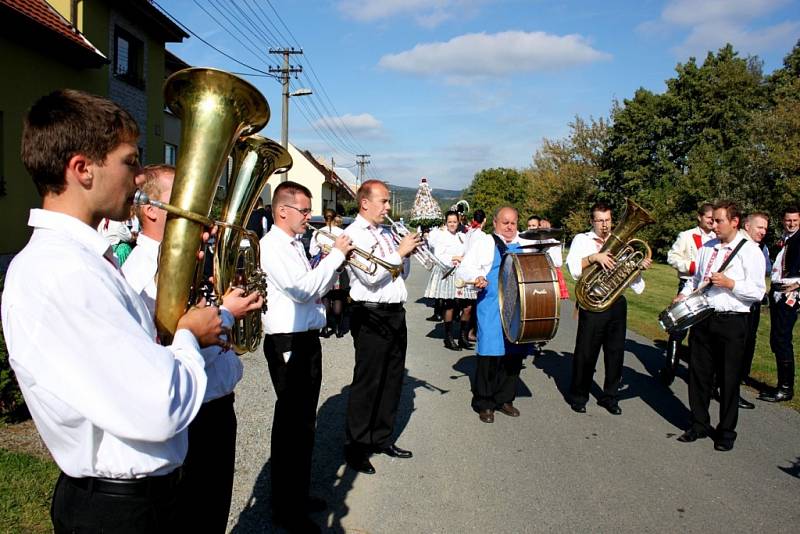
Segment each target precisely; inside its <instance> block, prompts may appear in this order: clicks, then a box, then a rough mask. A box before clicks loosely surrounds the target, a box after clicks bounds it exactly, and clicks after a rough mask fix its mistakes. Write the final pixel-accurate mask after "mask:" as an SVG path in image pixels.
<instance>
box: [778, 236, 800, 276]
mask: <svg viewBox="0 0 800 534" xmlns="http://www.w3.org/2000/svg"><path fill="white" fill-rule="evenodd" d="M783 249H784V250H785V252H784V253H783V275H782V276H783V278H797V277H800V230H798V231H797V232H795V233H794V235H792V237H790V238H789V239H787V240H786V241H784V243H783Z"/></svg>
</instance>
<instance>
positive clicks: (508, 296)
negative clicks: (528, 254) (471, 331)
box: [498, 254, 522, 342]
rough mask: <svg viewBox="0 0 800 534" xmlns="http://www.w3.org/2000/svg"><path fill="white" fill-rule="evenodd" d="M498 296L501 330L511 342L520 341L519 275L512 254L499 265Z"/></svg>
mask: <svg viewBox="0 0 800 534" xmlns="http://www.w3.org/2000/svg"><path fill="white" fill-rule="evenodd" d="M498 278H499V279H500V280H499V285H498V296H499V299H500V319H501V322H502V323H503V330H504V331H505V334H506V337H507V338H508V340H509V341H511V342H516V341H518V340H519V339H520V335H521V333H522V320H521V316H522V314H521V313H520V312H521V308H522V304H521V303H520V293H519V283H520V280H519V274H518V269H517V264H516V256H515V255H514V254H506V255H505V256H504V257H503V263H502V264H500V272H499V277H498Z"/></svg>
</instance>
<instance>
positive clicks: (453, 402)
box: [229, 263, 800, 534]
mask: <svg viewBox="0 0 800 534" xmlns="http://www.w3.org/2000/svg"><path fill="white" fill-rule="evenodd" d="M426 282H427V273H426V272H425V271H423V270H422V269H421V268H419V266H418V265H417V264H416V263H415V264H414V269H413V271H412V275H411V276H410V278H409V280H408V288H409V303H408V304H407V306H406V308H407V318H408V328H409V348H408V359H407V364H406V367H407V376H406V378H405V383H404V388H403V397H402V400H401V405H400V410H399V415H398V420H397V425H396V426H397V433H398V435H399V437H398V439H397V444H398V445H399V446H401V447H403V448H407V449H411V450H412V451H413V452H414V458H412V459H410V460H396V459H392V458H389V457H387V456H377V457H374V458H373V464H374V465H375V468H376V470H377V473H376V474H374V475H363V474H357V473H355V472H353V471H352V470H350V469H347V468H346V467H345V466H344V457H343V453H342V447H343V444H344V411H345V406H346V399H347V388H348V386H349V383H350V380H351V378H352V369H353V345H352V340H351V338H350V336H349V335H347V336H345V337H344V338H341V339H336V338H332V339H327V340H323V359H324V376H323V384H322V393H321V396H320V403H319V411H318V421H317V442H316V449H315V452H314V474H313V482H312V493H313V494H315V495H318V496H321V497H323V498H325V499H326V500H327V501H328V503H329V505H330V509H329V510H328V511H327V512H323V513H319V514H315V515H314V516H313V519H314V520H315V521H316V522H317V523H318V524H320V525H322V526H323V527H324V528H323V530H326V531H329V532H347V533H375V534H379V533H416V532H425V533H459V534H463V533H468V532H480V533H484V532H492V533H521V532H554V531H558V532H761V531H769V532H771V533H778V532H799V531H800V414H798V413H796V412H794V411H792V410H790V409H788V408H785V407H783V406H775V405H769V404H766V403H763V402H758V401H756V409H755V410H750V411H746V410H742V411H740V416H739V425H738V428H737V430H738V431H739V437H738V439H737V441H736V446H735V448H734V449H733V451H731V452H717V451H715V450H714V448H713V443H712V442H711V441H710V440H708V439H706V440H702V441H697V442H695V443H692V444H684V443H680V442H678V441H676V439H675V438H676V437H677V436H678V435H680V433H681V432H682V430H683V429H684V428H685V426H686V423H687V421H688V417H689V410H688V399H687V385H686V372H685V368H684V369H683V372H682V373H681V374H679V377H678V378H677V379H676V381H675V383H674V384H673V385H672V388H671V389H668V388H666V387H665V386H663V385H662V384H661V383H660V382H659V381H658V380H657V379H656V378H654V376H655V375H656V373H657V371H658V369H659V368H660V366H661V364H662V357H661V351H660V350H659V349H657V348H656V347H654V346H653V345H652V343H650V342H649V341H648V340H646V339H644V338H642V337H640V336H637V335H635V334H634V333H632V332H629V333H628V338H627V344H626V350H627V352H626V355H625V370H624V374H623V386H622V391H621V400H620V406H621V407H622V410H623V414H622V415H621V416H613V415H611V414H609V413H608V412H606V411H605V410H604V409H602V408H600V407H599V406H597V404H596V402H594V400H593V401H592V402H590V403H589V405H588V407H587V413H586V414H576V413H574V412H572V411H571V410H570V407H569V405H568V404H567V403H566V402H565V401H564V398H563V394H564V393H565V392H566V390H567V388H568V387H569V373H570V365H571V361H572V349H573V346H574V340H575V329H576V326H577V324H576V319H573V317H572V306H571V304H570V303H564V304H563V306H562V320H561V324H560V327H559V331H558V334H557V336H556V337H555V339H553V340H552V341H551V342H550V343H548V345H547V346H546V347H545V350H544V353H543V354H542V355H541V356H538V357H537V358H536V360H535V361H531V359H530V358H528V359H527V360H526V362H525V367H524V368H523V370H522V373H521V377H520V378H521V381H520V383H519V388H518V398H517V401H516V402H515V405H516V406H517V407H518V408H519V409H520V411H521V412H522V415H521V417H519V418H516V419H512V418H509V417H506V416H504V415H502V414H500V413H497V414H496V416H495V423H494V424H484V423H481V422H480V421H479V420H478V417H477V415H476V414H475V413H474V412H473V411H472V410H471V408H470V398H471V394H470V382H469V380H470V378H469V376H470V375H471V374H472V371H473V369H474V365H475V358H474V352H472V351H462V352H452V351H449V350H447V349H445V348H444V347H443V345H442V339H441V338H442V331H441V327H440V326H439V327H438V329H437V328H436V325H435V323H431V322H427V321H425V317H427V316H428V315H430V311H431V310H430V308H428V307H427V306H426V305H425V304H424V301H423V300H422V299H421V298H420V297H421V295H422V294H423V291H424V287H425V283H426ZM244 362H245V376H244V379H243V380H242V383H241V384H240V385H239V387H238V389H237V392H236V395H237V399H236V410H237V414H238V419H239V441H238V450H237V460H236V468H237V470H236V481H235V488H234V498H233V504H232V507H231V516H230V519H229V529H230V531H232V532H237V533H254V532H280V530H276V529H275V528H274V527H273V526H272V522H271V518H270V511H269V495H270V492H271V488H270V482H269V470H270V463H269V436H270V425H271V421H272V406H273V403H274V399H275V396H274V392H273V390H272V385H271V383H270V381H269V376H268V372H267V368H266V363H265V361H264V357H263V354H261V352H260V351H259V352H257V353H253V354H249V355H247V356H245V357H244ZM601 362H602V358H601ZM602 375H603V366H602V363H599V364H598V372H597V373H596V375H595V383H596V384H595V386H594V393H595V394H597V393H599V391H600V389H599V387H598V386H597V384H602ZM744 395H745V396H746V397H747V398H750V400H753V399H752V397H753V393H752V392H751V391H745V393H744ZM717 415H718V414H717V404H716V403H715V402H712V421H714V422H715V421H716V417H717Z"/></svg>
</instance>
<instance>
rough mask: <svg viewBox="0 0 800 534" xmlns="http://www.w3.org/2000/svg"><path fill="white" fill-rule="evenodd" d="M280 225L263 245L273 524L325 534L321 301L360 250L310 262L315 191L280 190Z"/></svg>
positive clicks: (276, 199) (347, 242)
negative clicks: (318, 429) (316, 477)
mask: <svg viewBox="0 0 800 534" xmlns="http://www.w3.org/2000/svg"><path fill="white" fill-rule="evenodd" d="M272 208H273V217H274V218H275V219H274V223H273V225H272V228H270V231H269V232H267V234H266V235H265V236H264V237H263V238H261V241H260V244H261V268H262V270H263V271H264V272H265V273H266V275H267V285H268V287H269V306H268V307H267V311H266V312H264V314H263V316H262V319H263V324H264V333H265V336H264V355H265V356H266V358H267V365H268V367H269V375H270V378H271V379H272V385H273V387H274V388H275V394H276V395H277V397H278V400H277V401H276V402H275V415H274V418H273V422H272V447H271V466H272V471H271V474H272V517H273V519H274V521H275V522H276V523H277V524H279V525H281V526H283V527H284V528H286V529H288V530H289V531H291V532H302V533H312V532H319V531H320V529H319V527H318V526H317V525H316V524H314V523H313V522H312V521H311V520H310V519H309V518H308V512H311V511H320V510H323V509H324V508H325V503H324V501H322V500H321V499H317V498H311V497H310V495H309V486H310V484H311V453H312V451H313V450H314V430H315V425H316V417H317V402H318V401H319V390H320V385H321V383H322V347H321V345H320V341H319V335H320V329H321V328H323V327H324V326H325V323H326V318H325V306H324V305H323V304H322V297H323V295H325V293H327V292H328V290H329V289H330V288H331V287H332V286H333V283H334V282H335V281H336V279H337V277H338V272H337V269H339V268H340V267H341V266H342V263H343V262H344V261H345V258H346V256H347V255H348V254H349V253H350V251H351V250H353V245H352V240H351V238H350V236H347V235H344V234H342V235H340V236H338V237H337V238H336V241H335V242H334V243H333V248H331V251H330V253H329V254H328V255H327V256H325V258H323V259H322V260H321V261H320V262H319V264H318V265H317V267H316V268H315V269H312V268H311V265H310V264H309V262H308V259H307V258H306V253H305V249H304V248H303V244H302V242H301V241H300V239H298V236H301V235H303V234H304V233H305V232H306V229H307V228H308V221H309V219H310V218H311V191H309V190H308V189H307V188H306V187H305V186H302V185H300V184H298V183H295V182H290V181H288V182H281V183H280V184H279V185H278V186H277V187H276V188H275V191H274V193H273V196H272Z"/></svg>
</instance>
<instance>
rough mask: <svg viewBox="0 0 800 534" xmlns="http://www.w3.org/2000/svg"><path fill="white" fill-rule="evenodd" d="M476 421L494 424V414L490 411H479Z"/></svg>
mask: <svg viewBox="0 0 800 534" xmlns="http://www.w3.org/2000/svg"><path fill="white" fill-rule="evenodd" d="M478 419H480V420H481V421H482V422H484V423H494V412H493V411H492V410H481V411H480V412H478Z"/></svg>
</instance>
